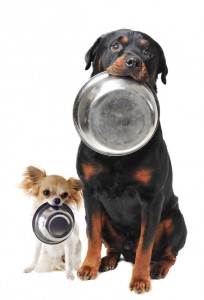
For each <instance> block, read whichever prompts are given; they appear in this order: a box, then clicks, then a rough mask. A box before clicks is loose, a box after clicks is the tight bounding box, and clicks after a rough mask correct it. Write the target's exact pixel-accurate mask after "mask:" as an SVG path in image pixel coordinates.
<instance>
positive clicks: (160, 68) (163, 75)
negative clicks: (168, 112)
mask: <svg viewBox="0 0 204 300" xmlns="http://www.w3.org/2000/svg"><path fill="white" fill-rule="evenodd" d="M157 46H158V50H159V66H158V71H157V74H160V73H161V81H162V82H163V84H166V76H167V74H168V68H167V65H166V58H165V55H164V51H163V50H162V48H161V46H160V45H159V44H157Z"/></svg>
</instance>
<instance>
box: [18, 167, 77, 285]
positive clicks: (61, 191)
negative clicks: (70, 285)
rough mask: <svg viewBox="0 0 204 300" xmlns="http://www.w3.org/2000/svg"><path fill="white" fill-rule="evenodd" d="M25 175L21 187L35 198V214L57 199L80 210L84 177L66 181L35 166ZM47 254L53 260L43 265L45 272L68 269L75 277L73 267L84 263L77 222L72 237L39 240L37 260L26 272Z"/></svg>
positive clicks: (68, 273) (27, 170)
mask: <svg viewBox="0 0 204 300" xmlns="http://www.w3.org/2000/svg"><path fill="white" fill-rule="evenodd" d="M23 175H24V180H23V182H22V183H21V185H20V188H22V189H23V190H24V192H25V193H26V194H28V195H30V196H33V197H34V202H33V204H34V205H33V214H34V213H35V211H36V209H37V208H38V207H40V206H41V205H42V204H43V203H45V202H47V201H49V203H52V202H53V205H54V203H55V201H56V199H57V201H61V202H62V203H65V204H66V205H68V206H69V207H70V208H71V209H72V211H73V213H74V214H75V213H76V209H77V207H79V205H80V204H81V201H82V196H81V195H82V194H81V189H82V183H81V181H80V180H78V179H75V178H70V179H68V180H66V179H65V178H64V177H62V176H58V175H50V176H47V175H46V173H45V171H44V170H40V169H37V168H35V167H33V166H30V167H28V168H27V169H26V170H25V172H24V174H23ZM45 256H46V259H48V260H49V262H48V261H47V262H46V264H47V263H48V264H49V269H48V268H47V267H46V270H42V267H41V272H42V271H48V270H49V271H51V270H64V269H65V271H66V276H67V278H68V279H70V280H73V279H74V274H73V270H74V269H75V270H77V269H78V268H79V266H80V263H81V241H80V239H79V227H78V224H77V222H76V221H75V226H74V230H73V232H72V233H71V235H70V236H69V238H68V239H66V240H65V241H63V242H62V243H60V244H55V245H48V244H45V243H43V242H41V241H40V240H38V239H37V240H36V247H35V252H34V257H33V262H32V264H31V265H30V266H29V267H28V268H26V269H25V270H24V272H25V273H29V272H32V270H34V269H36V266H37V265H38V263H39V259H40V257H41V258H45ZM41 260H42V259H41Z"/></svg>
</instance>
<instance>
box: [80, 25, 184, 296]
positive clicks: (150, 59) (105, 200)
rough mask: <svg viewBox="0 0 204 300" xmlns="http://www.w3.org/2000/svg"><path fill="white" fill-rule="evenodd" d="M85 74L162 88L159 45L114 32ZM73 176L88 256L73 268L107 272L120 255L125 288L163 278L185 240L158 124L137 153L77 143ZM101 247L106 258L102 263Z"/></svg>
mask: <svg viewBox="0 0 204 300" xmlns="http://www.w3.org/2000/svg"><path fill="white" fill-rule="evenodd" d="M85 61H86V70H87V69H89V68H90V66H91V65H92V67H93V72H92V74H91V76H94V75H95V74H98V73H100V72H103V71H107V72H108V73H109V74H111V75H116V76H130V77H132V78H134V79H135V80H136V81H138V82H141V83H148V84H149V85H150V86H151V87H152V88H153V89H154V90H155V92H156V91H157V87H156V80H157V78H158V74H161V80H162V82H163V83H164V84H166V76H167V73H168V68H167V65H166V59H165V55H164V52H163V50H162V48H161V46H160V45H159V44H158V43H157V42H156V41H155V40H153V39H152V38H151V37H150V36H148V35H147V34H144V33H142V32H138V31H132V30H128V29H120V30H117V31H113V32H110V33H107V34H104V35H102V36H100V37H99V38H98V39H97V40H96V41H95V43H94V44H93V46H92V47H91V48H90V49H89V50H88V52H87V53H86V55H85ZM77 172H78V175H79V177H80V179H81V181H82V182H83V195H84V199H85V213H86V223H87V237H88V250H87V255H86V258H85V260H84V262H83V264H82V266H81V268H80V269H79V270H78V277H79V278H80V279H82V280H89V279H95V278H96V277H97V274H98V272H99V271H100V272H104V271H109V270H113V269H115V268H116V267H117V265H118V262H119V260H120V258H121V255H122V256H123V258H124V260H126V261H130V262H133V264H134V266H133V271H132V278H131V280H130V284H129V287H130V290H133V291H135V292H136V293H138V294H140V293H143V292H145V291H146V292H148V291H149V290H150V288H151V280H150V278H152V279H160V278H164V277H165V276H166V275H167V273H168V272H169V269H170V268H171V266H172V265H173V264H174V263H175V261H176V256H177V254H178V252H179V250H180V249H181V248H182V247H183V246H184V244H185V241H186V235H187V230H186V225H185V221H184V218H183V215H182V214H181V212H180V209H179V205H178V198H177V197H176V196H175V194H174V191H173V187H172V167H171V161H170V158H169V154H168V151H167V147H166V144H165V142H164V139H163V135H162V130H161V125H160V123H159V125H158V128H157V130H156V132H155V134H154V136H153V137H152V138H151V140H150V141H149V142H148V143H147V144H146V145H145V146H144V147H143V148H141V149H140V150H138V151H136V152H134V153H131V154H128V155H124V156H106V155H103V154H99V153H97V152H95V151H93V150H91V149H90V148H88V147H87V146H86V145H85V144H84V143H83V142H81V144H80V146H79V150H78V156H77ZM102 243H103V244H104V245H105V247H106V256H105V257H103V258H101V248H102Z"/></svg>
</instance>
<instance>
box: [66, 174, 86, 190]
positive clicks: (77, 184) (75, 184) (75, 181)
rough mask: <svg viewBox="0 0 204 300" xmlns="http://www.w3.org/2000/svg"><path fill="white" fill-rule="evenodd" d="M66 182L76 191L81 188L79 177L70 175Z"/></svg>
mask: <svg viewBox="0 0 204 300" xmlns="http://www.w3.org/2000/svg"><path fill="white" fill-rule="evenodd" d="M68 182H69V184H70V185H71V187H72V189H73V190H75V191H77V192H79V191H81V190H82V187H83V185H82V183H81V181H80V180H79V179H76V178H73V177H71V178H69V179H68Z"/></svg>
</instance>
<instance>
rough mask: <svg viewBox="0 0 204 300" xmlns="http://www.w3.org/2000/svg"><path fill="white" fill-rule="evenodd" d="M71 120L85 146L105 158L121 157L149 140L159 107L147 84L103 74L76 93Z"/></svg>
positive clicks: (157, 116)
mask: <svg viewBox="0 0 204 300" xmlns="http://www.w3.org/2000/svg"><path fill="white" fill-rule="evenodd" d="M73 118H74V124H75V127H76V129H77V131H78V134H79V136H80V137H81V139H82V141H83V142H84V143H85V144H86V145H87V146H88V147H90V148H91V149H93V150H95V151H97V152H99V153H102V154H105V155H113V156H117V155H125V154H129V153H132V152H134V151H137V150H138V149H140V148H142V147H143V146H144V145H145V144H147V143H148V141H149V140H150V139H151V138H152V136H153V134H154V133H155V130H156V128H157V125H158V122H159V104H158V100H157V97H156V95H155V93H154V91H153V90H152V89H151V88H150V87H149V86H148V85H146V84H141V83H138V82H136V81H135V80H134V79H132V78H128V77H118V76H112V75H108V73H106V72H103V73H100V74H98V75H96V76H94V77H92V78H91V79H90V80H89V81H88V82H87V83H86V84H85V85H84V86H83V87H82V89H81V90H80V91H79V93H78V95H77V97H76V100H75V103H74V109H73Z"/></svg>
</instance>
